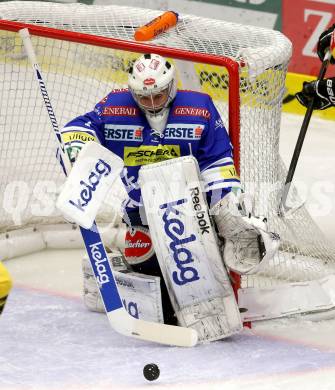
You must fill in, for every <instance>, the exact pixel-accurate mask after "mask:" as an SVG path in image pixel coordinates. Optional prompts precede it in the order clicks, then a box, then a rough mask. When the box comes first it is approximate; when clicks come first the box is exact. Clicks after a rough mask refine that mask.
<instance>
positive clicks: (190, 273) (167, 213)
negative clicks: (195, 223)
mask: <svg viewBox="0 0 335 390" xmlns="http://www.w3.org/2000/svg"><path fill="white" fill-rule="evenodd" d="M186 202H187V199H179V200H177V201H173V202H169V203H164V204H162V205H160V206H159V208H160V209H161V210H164V214H163V217H162V220H163V222H164V231H165V233H166V235H167V236H168V237H169V238H170V239H171V242H170V244H169V248H170V249H171V251H172V254H173V260H174V262H175V263H176V266H177V268H178V271H173V272H172V279H173V280H174V282H175V283H176V284H178V286H182V285H184V284H187V283H192V282H195V281H196V280H199V279H200V277H199V275H198V271H197V270H196V269H195V268H194V267H192V266H191V265H190V264H192V263H193V262H194V259H193V255H192V252H191V251H190V250H189V249H187V248H185V244H187V243H190V242H192V241H195V240H196V236H195V235H194V234H191V235H189V237H185V238H183V234H184V232H185V226H184V224H183V222H182V221H181V220H180V219H179V218H178V217H177V216H178V215H179V214H180V212H179V211H178V209H177V206H179V205H181V204H183V203H186Z"/></svg>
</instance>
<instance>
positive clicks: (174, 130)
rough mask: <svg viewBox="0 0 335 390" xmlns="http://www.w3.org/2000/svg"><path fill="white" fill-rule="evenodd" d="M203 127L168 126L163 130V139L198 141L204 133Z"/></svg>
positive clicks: (181, 124) (182, 124)
mask: <svg viewBox="0 0 335 390" xmlns="http://www.w3.org/2000/svg"><path fill="white" fill-rule="evenodd" d="M204 127H205V126H204V125H201V124H189V123H173V124H168V125H167V127H166V129H165V130H164V138H165V139H185V140H198V139H200V138H201V135H202V132H203V131H204Z"/></svg>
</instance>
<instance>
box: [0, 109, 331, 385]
mask: <svg viewBox="0 0 335 390" xmlns="http://www.w3.org/2000/svg"><path fill="white" fill-rule="evenodd" d="M301 122H302V117H296V116H293V115H285V116H284V118H283V126H282V128H283V133H282V144H281V145H282V148H281V150H282V155H283V157H284V159H285V161H289V160H290V157H291V153H292V150H293V147H294V145H295V141H296V137H297V133H298V131H299V127H300V124H301ZM334 127H335V125H334V122H325V121H322V120H319V119H314V118H313V120H312V122H311V126H310V129H309V131H308V133H307V137H306V141H305V144H304V148H303V152H302V158H301V161H300V162H299V165H298V168H297V175H296V178H297V181H298V182H299V181H300V186H301V187H304V186H305V188H307V191H306V193H307V195H308V202H307V205H308V206H309V207H311V210H312V211H313V213H312V214H313V216H314V218H315V220H316V221H317V222H318V223H319V224H320V227H321V228H322V229H323V230H324V231H325V233H326V235H327V236H328V238H329V239H331V240H332V241H333V242H334V241H335V229H334V218H335V172H334V168H335V153H334V151H335V132H334V130H335V129H334ZM321 184H322V185H323V187H322V186H321ZM321 201H323V203H322V202H321ZM324 203H326V205H325V204H324ZM82 255H83V251H81V250H68V251H55V250H54V251H44V252H40V253H35V254H31V255H28V256H25V257H21V258H16V259H12V260H10V261H8V262H7V267H8V268H9V270H10V271H11V273H12V276H13V279H14V282H15V287H14V289H13V291H12V294H11V295H10V297H9V300H8V304H7V306H6V308H5V311H4V313H3V315H2V316H1V318H0V389H1V390H3V389H57V390H58V389H59V390H60V389H92V390H95V389H111V390H116V389H144V388H150V389H151V390H153V389H162V390H166V389H174V390H179V389H181V390H183V389H192V390H198V389H201V390H207V389H220V390H230V389H264V390H265V389H266V390H273V389H294V390H297V389H304V390H307V389H318V390H324V389H334V388H335V321H333V320H332V321H323V322H318V323H316V322H310V321H305V320H303V319H302V320H299V321H292V320H280V321H279V320H278V321H275V322H271V323H261V324H258V325H256V326H254V327H253V329H251V330H249V329H245V330H244V331H243V332H242V333H241V334H240V335H238V336H235V337H233V338H230V339H228V340H224V341H219V342H215V343H212V344H207V345H200V346H197V347H195V348H192V349H182V348H173V347H166V346H159V345H155V344H151V343H146V342H141V341H138V340H133V339H129V338H126V337H124V336H120V335H118V334H116V333H115V332H114V331H113V330H112V329H111V328H110V326H109V323H108V321H107V319H106V317H105V315H103V314H98V313H91V312H88V311H87V310H86V309H85V307H84V306H83V303H82V300H81V283H82V280H81V272H80V267H81V258H82ZM150 362H155V363H157V364H158V365H159V367H160V369H161V375H160V377H159V379H158V380H157V381H155V382H152V383H149V382H147V381H146V380H145V379H144V378H143V375H142V369H143V366H144V365H145V364H147V363H150Z"/></svg>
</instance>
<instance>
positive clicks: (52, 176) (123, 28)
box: [0, 1, 335, 321]
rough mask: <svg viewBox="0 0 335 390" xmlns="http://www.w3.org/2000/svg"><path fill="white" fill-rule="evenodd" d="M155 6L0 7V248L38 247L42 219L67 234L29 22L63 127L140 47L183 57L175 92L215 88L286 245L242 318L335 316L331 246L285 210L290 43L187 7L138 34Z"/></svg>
mask: <svg viewBox="0 0 335 390" xmlns="http://www.w3.org/2000/svg"><path fill="white" fill-rule="evenodd" d="M159 14H160V12H159V11H153V10H147V9H139V8H130V7H120V6H94V5H93V6H92V5H91V6H86V5H83V4H66V5H65V4H57V3H42V2H26V1H24V2H16V1H12V2H8V3H0V54H1V57H0V68H1V71H0V84H1V88H0V94H1V116H0V145H1V154H0V166H1V182H0V186H1V191H0V197H1V198H0V200H1V203H0V204H1V207H2V208H1V214H0V232H2V233H3V234H2V238H3V239H2V241H0V249H1V251H2V254H1V256H2V257H10V256H13V255H14V253H15V249H16V248H18V252H19V253H20V252H21V247H25V248H26V247H27V248H28V247H31V242H32V240H34V239H33V238H32V237H33V235H34V234H37V233H38V234H41V232H42V233H43V234H44V235H43V234H42V238H40V239H38V240H37V247H40V248H41V247H43V245H44V246H45V241H47V238H46V235H45V232H46V230H43V226H44V225H46V224H53V229H54V230H56V231H57V232H58V233H57V234H56V237H58V238H59V241H62V240H63V239H64V235H61V233H60V232H61V230H62V229H59V228H58V227H57V226H63V225H64V223H63V220H62V218H61V216H60V215H57V213H56V212H55V208H54V203H55V198H56V195H57V192H59V188H60V186H61V184H62V183H63V181H64V176H63V173H62V172H61V169H60V167H59V165H58V162H57V161H56V159H55V150H56V146H57V145H56V142H55V141H54V134H53V132H52V130H51V125H50V122H49V118H48V115H47V113H46V110H45V107H44V103H43V101H42V98H41V96H40V91H39V88H38V84H37V82H36V80H35V79H34V77H35V76H34V72H33V71H32V69H31V64H30V63H29V61H28V59H27V57H26V55H25V52H24V48H23V45H22V42H21V39H20V37H19V34H18V33H17V31H18V30H19V29H21V28H24V27H28V28H29V31H30V34H31V35H32V42H33V45H34V47H35V50H36V52H37V60H38V62H39V65H40V67H41V70H42V73H43V76H44V79H45V81H46V85H47V88H48V92H49V95H50V99H51V102H52V105H53V108H54V110H55V114H56V117H57V119H58V122H59V124H60V126H63V125H65V123H67V122H68V121H69V120H70V119H72V118H74V117H75V116H77V115H80V114H83V113H85V112H87V111H90V110H91V109H92V108H93V107H94V105H95V104H96V103H97V102H98V101H99V100H101V99H102V98H103V97H104V96H106V95H107V93H108V92H109V91H111V90H112V89H115V88H116V89H119V88H126V87H127V72H128V70H129V68H130V67H131V65H132V63H133V62H134V60H135V59H136V58H137V57H138V55H139V53H148V52H153V53H157V54H160V55H162V56H165V57H168V58H169V59H171V61H175V63H176V66H177V70H178V87H179V88H183V89H193V90H199V91H202V92H206V93H208V94H210V95H211V96H212V98H213V100H214V103H215V105H216V107H217V108H218V110H219V112H220V114H221V116H222V119H223V121H224V123H225V125H226V127H227V128H228V129H229V134H230V137H231V140H232V143H233V146H234V159H235V164H236V166H237V168H238V170H239V172H240V176H241V181H242V185H243V187H244V189H245V192H247V193H250V194H251V195H253V197H254V198H255V214H256V215H265V216H267V218H268V222H269V227H270V230H272V231H274V232H277V233H279V235H280V236H281V246H280V250H279V253H278V254H277V255H276V256H275V258H274V259H273V260H272V261H271V262H270V263H269V264H268V265H267V266H266V268H265V269H264V270H263V271H262V272H261V273H258V274H257V275H252V276H243V277H241V279H240V286H239V287H240V288H239V290H238V294H239V304H240V307H242V308H244V309H245V310H243V313H242V316H243V319H244V320H245V321H247V320H257V319H267V318H276V317H282V316H287V315H293V314H298V313H323V314H324V313H327V315H328V314H329V315H331V314H332V309H333V308H334V306H335V276H334V272H335V252H334V250H333V248H332V247H331V245H330V244H329V243H328V242H327V241H326V239H325V238H324V237H323V235H322V233H321V231H320V229H319V228H318V227H317V226H316V224H315V223H314V222H313V220H312V218H311V217H310V216H309V214H308V213H307V211H306V209H305V208H304V207H300V208H298V209H296V210H295V211H294V212H293V213H292V214H291V215H289V216H286V217H279V216H278V212H277V211H278V205H279V200H280V195H281V191H282V186H283V183H284V180H285V177H286V171H285V169H284V165H283V163H282V162H281V159H280V156H279V132H280V118H281V106H282V98H283V95H284V92H285V77H286V72H287V64H288V62H289V59H290V55H291V43H290V41H289V40H288V39H287V38H286V37H285V36H283V35H282V34H281V33H280V32H277V31H273V30H268V29H263V28H258V27H252V26H243V25H238V24H233V23H228V22H225V21H218V20H212V19H205V18H200V17H195V16H191V15H180V21H179V22H178V24H177V26H176V28H173V29H171V30H169V31H167V32H165V33H163V34H161V35H159V36H158V37H157V38H156V39H155V40H153V41H150V42H146V43H145V44H142V43H141V44H140V43H137V42H135V41H134V40H133V35H134V31H135V29H136V28H137V27H139V26H142V25H144V24H146V23H147V22H149V21H150V20H152V19H153V18H154V17H156V16H158V15H159ZM102 215H103V217H102V219H101V221H102V222H104V221H105V222H106V221H107V222H108V221H109V222H110V221H113V220H114V219H115V215H116V213H115V209H114V210H113V209H111V210H104V212H103V214H102ZM22 229H23V232H24V233H21V232H22ZM18 230H19V231H20V233H17V231H18ZM32 232H35V233H32ZM66 235H68V233H66ZM16 236H18V237H20V240H21V241H18V243H16V241H15V240H14V238H15V237H16ZM27 237H28V238H27ZM108 239H109V240H110V239H111V237H109V238H108ZM35 241H36V240H35ZM78 241H80V238H79V235H78ZM13 243H14V244H13Z"/></svg>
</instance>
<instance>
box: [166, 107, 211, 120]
mask: <svg viewBox="0 0 335 390" xmlns="http://www.w3.org/2000/svg"><path fill="white" fill-rule="evenodd" d="M173 115H176V116H200V117H202V118H205V119H209V118H210V117H211V113H210V112H209V111H208V110H207V109H206V108H199V107H189V106H177V107H175V109H174V110H173Z"/></svg>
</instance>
